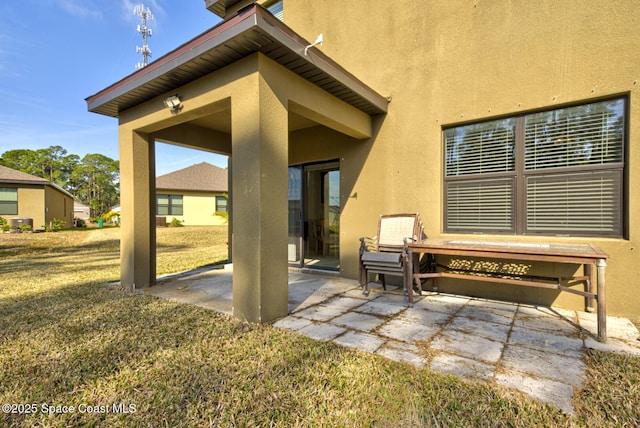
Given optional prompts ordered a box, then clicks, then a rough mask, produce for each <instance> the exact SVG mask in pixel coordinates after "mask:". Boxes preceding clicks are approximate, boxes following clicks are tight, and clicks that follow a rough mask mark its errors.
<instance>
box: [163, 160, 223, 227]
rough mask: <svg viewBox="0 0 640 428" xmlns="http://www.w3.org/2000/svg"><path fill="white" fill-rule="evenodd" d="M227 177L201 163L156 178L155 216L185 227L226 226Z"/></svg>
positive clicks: (219, 169) (219, 170)
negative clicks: (181, 223)
mask: <svg viewBox="0 0 640 428" xmlns="http://www.w3.org/2000/svg"><path fill="white" fill-rule="evenodd" d="M227 175H228V174H227V170H225V169H222V168H219V167H217V166H214V165H211V164H209V163H207V162H201V163H199V164H196V165H192V166H190V167H187V168H184V169H180V170H178V171H174V172H170V173H168V174H165V175H161V176H159V177H156V215H157V216H161V217H166V220H167V223H169V222H171V220H173V219H174V218H175V219H177V220H179V221H181V222H183V224H184V225H186V226H207V225H220V224H226V223H227V217H226V216H225V214H223V213H226V212H227V191H228V185H227ZM216 213H218V214H216Z"/></svg>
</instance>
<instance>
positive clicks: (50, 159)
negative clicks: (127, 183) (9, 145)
mask: <svg viewBox="0 0 640 428" xmlns="http://www.w3.org/2000/svg"><path fill="white" fill-rule="evenodd" d="M0 165H4V166H6V167H9V168H12V169H15V170H18V171H22V172H26V173H27V174H31V175H35V176H37V177H41V178H44V179H45V180H49V181H51V182H52V183H55V184H57V185H58V186H60V187H62V188H63V189H65V190H66V191H68V192H69V193H71V194H72V195H74V197H75V199H76V200H77V201H80V202H82V203H85V204H87V205H89V206H90V207H91V208H93V210H94V212H95V213H96V215H98V216H99V215H102V214H104V213H106V212H108V211H109V208H110V207H111V206H113V205H116V204H117V203H118V202H119V200H120V183H119V181H120V172H119V171H120V165H119V162H118V161H115V160H113V159H111V158H109V157H107V156H104V155H101V154H97V153H93V154H88V155H86V156H84V157H83V158H82V159H80V157H79V156H78V155H74V154H67V151H66V150H65V149H64V148H62V147H60V146H50V147H49V148H46V149H38V150H29V149H17V150H9V151H7V152H4V153H3V154H2V156H1V157H0Z"/></svg>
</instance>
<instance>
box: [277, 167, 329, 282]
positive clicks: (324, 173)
mask: <svg viewBox="0 0 640 428" xmlns="http://www.w3.org/2000/svg"><path fill="white" fill-rule="evenodd" d="M340 210H341V206H340V164H339V162H327V163H318V164H309V165H300V166H292V167H290V168H289V257H288V258H289V263H290V264H292V265H295V266H300V267H309V268H319V269H331V270H338V269H339V268H340Z"/></svg>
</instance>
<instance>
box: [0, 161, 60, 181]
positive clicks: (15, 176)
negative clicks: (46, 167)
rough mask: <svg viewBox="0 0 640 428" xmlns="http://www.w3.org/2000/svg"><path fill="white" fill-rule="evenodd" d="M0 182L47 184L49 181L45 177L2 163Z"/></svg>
mask: <svg viewBox="0 0 640 428" xmlns="http://www.w3.org/2000/svg"><path fill="white" fill-rule="evenodd" d="M0 183H23V184H33V183H37V184H45V183H48V181H47V180H45V179H44V178H41V177H36V176H35V175H31V174H27V173H26V172H22V171H18V170H16V169H12V168H9V167H6V166H2V165H0Z"/></svg>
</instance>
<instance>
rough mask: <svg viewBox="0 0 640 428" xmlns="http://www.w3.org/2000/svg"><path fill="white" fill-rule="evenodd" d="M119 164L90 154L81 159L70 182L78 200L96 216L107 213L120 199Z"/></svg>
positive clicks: (102, 156) (95, 154) (105, 157)
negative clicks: (87, 206) (91, 209)
mask: <svg viewBox="0 0 640 428" xmlns="http://www.w3.org/2000/svg"><path fill="white" fill-rule="evenodd" d="M119 171H120V164H119V162H118V161H115V160H113V159H111V158H109V157H107V156H104V155H101V154H98V153H92V154H88V155H86V156H85V157H83V158H82V160H81V161H80V162H79V163H78V164H77V165H76V167H75V169H74V170H73V172H72V174H71V177H70V182H71V183H73V185H74V186H76V188H75V195H76V196H77V197H78V199H79V200H80V201H81V202H83V203H85V204H87V205H89V206H90V207H91V208H93V209H94V211H95V212H96V215H97V216H100V215H102V214H104V213H106V212H108V211H109V209H110V207H111V206H113V205H115V204H117V203H118V201H119V199H120V182H119V181H120V172H119Z"/></svg>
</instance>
